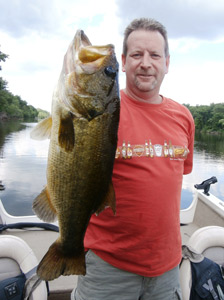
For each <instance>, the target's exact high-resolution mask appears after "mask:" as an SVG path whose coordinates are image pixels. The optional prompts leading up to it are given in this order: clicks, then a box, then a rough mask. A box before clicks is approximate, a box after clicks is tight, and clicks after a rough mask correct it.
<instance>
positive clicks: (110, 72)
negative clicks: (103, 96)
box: [104, 66, 117, 79]
mask: <svg viewBox="0 0 224 300" xmlns="http://www.w3.org/2000/svg"><path fill="white" fill-rule="evenodd" d="M104 73H105V74H106V75H107V76H109V77H111V78H113V79H114V78H115V77H116V75H117V72H116V70H114V69H113V68H112V67H111V66H109V67H106V68H105V69H104Z"/></svg>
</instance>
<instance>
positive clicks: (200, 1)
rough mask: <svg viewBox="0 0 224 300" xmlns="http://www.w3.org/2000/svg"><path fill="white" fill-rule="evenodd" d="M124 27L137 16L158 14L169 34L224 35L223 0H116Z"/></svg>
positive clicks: (185, 35) (190, 36) (207, 36)
mask: <svg viewBox="0 0 224 300" xmlns="http://www.w3.org/2000/svg"><path fill="white" fill-rule="evenodd" d="M116 3H117V5H118V7H119V10H118V16H119V17H120V18H121V19H122V20H123V21H122V24H121V27H122V32H123V28H124V27H126V26H127V25H128V23H129V22H131V21H132V20H133V19H135V18H139V17H150V18H155V19H156V20H158V21H160V22H161V23H162V24H164V25H165V27H166V28H167V31H168V36H169V38H182V37H188V38H197V39H205V40H207V39H217V38H220V37H222V36H223V35H224V18H223V15H224V1H222V0H213V1H211V0H185V1H182V0H138V1H133V2H132V3H131V5H130V1H129V0H116Z"/></svg>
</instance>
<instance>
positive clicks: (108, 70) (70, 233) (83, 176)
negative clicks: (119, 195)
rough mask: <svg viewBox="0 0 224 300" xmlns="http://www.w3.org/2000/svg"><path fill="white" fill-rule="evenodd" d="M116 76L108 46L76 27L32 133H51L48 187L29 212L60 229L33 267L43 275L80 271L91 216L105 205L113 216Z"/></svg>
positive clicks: (46, 277) (37, 135) (117, 105)
mask: <svg viewBox="0 0 224 300" xmlns="http://www.w3.org/2000/svg"><path fill="white" fill-rule="evenodd" d="M117 76H118V63H117V60H116V56H115V54H114V48H113V46H112V45H106V46H92V45H91V43H90V42H89V40H88V38H87V37H86V35H85V34H84V32H83V31H77V33H76V35H75V38H74V41H73V43H72V44H71V45H70V46H69V48H68V51H67V53H66V55H65V58H64V64H63V68H62V73H61V76H60V78H59V82H58V85H57V88H56V90H55V92H54V96H53V101H52V116H51V117H50V118H49V120H44V121H43V122H42V123H40V124H38V125H37V128H35V129H34V131H33V133H32V137H33V138H39V139H42V138H45V137H46V136H48V135H50V145H49V154H48V165H47V186H46V188H45V189H44V190H43V191H42V192H41V194H40V195H39V196H38V197H37V198H36V199H35V200H34V203H33V209H34V211H35V213H36V214H37V215H38V216H39V217H40V218H42V219H43V220H45V221H53V220H54V219H55V217H57V219H58V223H59V233H60V234H59V238H58V239H57V240H56V242H55V243H53V244H52V245H51V247H50V248H49V250H48V252H47V253H46V255H45V256H44V257H43V259H42V261H41V262H40V264H39V266H38V269H37V273H38V275H39V276H40V277H41V278H42V279H44V280H53V279H55V278H57V277H59V276H60V275H72V274H83V275H85V272H86V269H85V253H84V245H83V240H84V236H85V231H86V228H87V226H88V223H89V220H90V217H91V215H92V214H93V213H97V214H98V213H100V212H101V211H102V210H103V209H104V208H105V206H110V207H111V209H112V210H113V212H114V214H115V194H114V190H113V186H112V182H111V178H112V171H113V163H114V158H115V152H116V147H117V130H118V122H119V109H120V103H119V87H118V80H117ZM48 126H49V129H47V128H46V127H48ZM42 127H44V128H42ZM41 132H42V133H41Z"/></svg>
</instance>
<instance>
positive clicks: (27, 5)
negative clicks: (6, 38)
mask: <svg viewBox="0 0 224 300" xmlns="http://www.w3.org/2000/svg"><path fill="white" fill-rule="evenodd" d="M55 3H56V2H55V1H54V0H48V1H43V0H35V1H34V0H30V1H26V0H20V1H18V0H10V1H5V0H0V7H1V14H0V23H1V30H4V31H5V32H7V33H8V34H10V35H11V36H13V37H23V36H25V35H27V34H29V33H30V32H31V31H36V32H38V33H39V34H43V35H44V34H46V32H48V33H49V32H55V31H57V30H58V29H59V27H58V25H59V24H58V20H59V19H60V18H61V11H60V10H59V9H57V6H56V5H55Z"/></svg>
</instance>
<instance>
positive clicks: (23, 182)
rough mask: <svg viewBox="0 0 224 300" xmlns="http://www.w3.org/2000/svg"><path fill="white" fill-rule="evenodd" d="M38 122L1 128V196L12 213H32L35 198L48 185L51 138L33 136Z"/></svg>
mask: <svg viewBox="0 0 224 300" xmlns="http://www.w3.org/2000/svg"><path fill="white" fill-rule="evenodd" d="M7 125H9V124H7ZM35 125H36V124H35V123H23V124H21V126H18V125H16V126H7V128H8V130H6V131H3V130H2V131H1V133H2V132H3V134H5V135H1V141H2V150H1V157H0V180H2V183H3V184H4V186H5V190H4V191H1V192H0V198H1V200H2V202H3V204H4V206H5V208H6V210H7V211H8V212H9V213H10V214H13V215H30V214H33V212H32V208H31V206H32V201H33V199H34V198H35V197H36V196H37V195H38V194H39V193H40V191H41V190H42V189H43V187H44V186H45V184H46V165H47V155H48V145H49V140H44V141H35V140H32V139H30V131H31V129H32V128H33V127H34V126H35ZM14 129H16V131H15V132H14ZM3 146H4V147H3Z"/></svg>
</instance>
